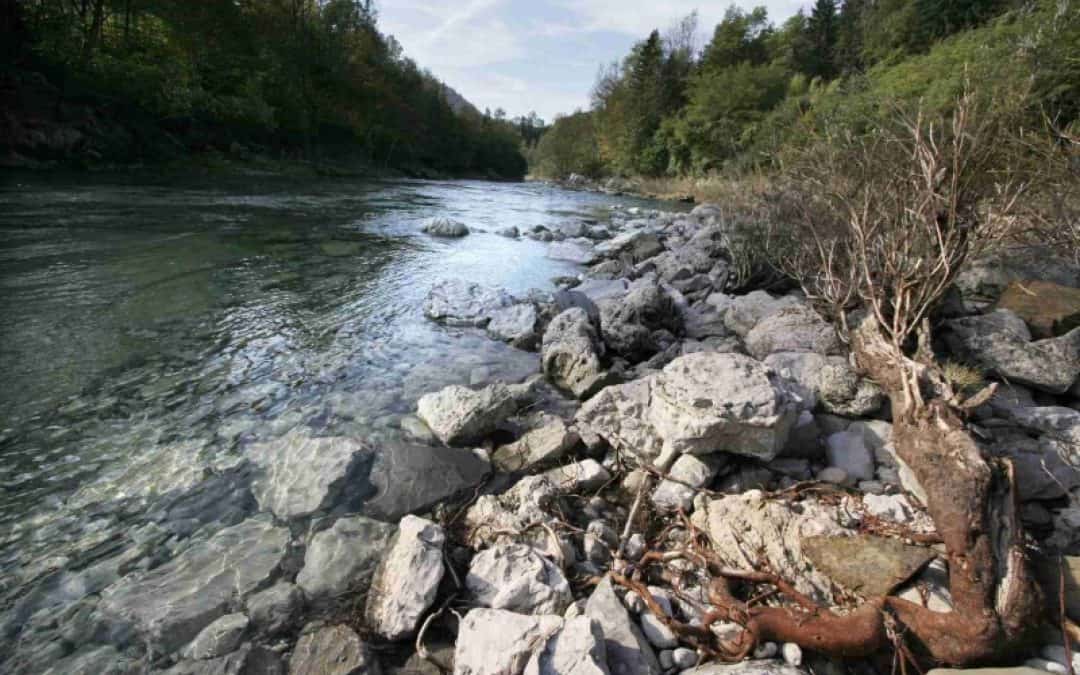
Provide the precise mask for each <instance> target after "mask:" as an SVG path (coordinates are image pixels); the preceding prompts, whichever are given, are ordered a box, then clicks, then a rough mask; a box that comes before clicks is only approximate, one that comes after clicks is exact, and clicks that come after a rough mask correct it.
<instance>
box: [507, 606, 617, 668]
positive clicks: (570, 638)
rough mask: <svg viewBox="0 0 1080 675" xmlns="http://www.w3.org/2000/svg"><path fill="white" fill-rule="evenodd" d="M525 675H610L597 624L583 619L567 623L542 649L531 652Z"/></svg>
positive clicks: (602, 636)
mask: <svg viewBox="0 0 1080 675" xmlns="http://www.w3.org/2000/svg"><path fill="white" fill-rule="evenodd" d="M525 675H610V673H609V671H608V667H607V650H606V649H605V648H604V631H603V630H602V629H601V628H600V624H599V623H597V622H596V621H595V620H593V619H590V618H589V617H587V616H577V617H574V618H572V619H567V621H566V623H565V624H563V627H562V628H560V629H559V630H558V632H556V633H555V634H554V635H552V636H551V637H550V638H548V640H547V644H545V645H544V646H543V648H542V649H538V650H537V651H535V652H533V655H532V657H530V658H529V662H528V663H527V664H526V665H525Z"/></svg>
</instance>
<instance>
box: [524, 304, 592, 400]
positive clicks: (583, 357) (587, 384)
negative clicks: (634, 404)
mask: <svg viewBox="0 0 1080 675" xmlns="http://www.w3.org/2000/svg"><path fill="white" fill-rule="evenodd" d="M601 356H603V346H602V345H601V344H600V340H599V337H598V336H597V334H596V329H595V328H594V327H593V324H592V322H591V321H590V320H589V316H588V314H587V313H586V311H585V310H584V309H581V308H580V307H573V308H570V309H567V310H565V311H564V312H562V313H561V314H559V315H558V316H556V317H555V318H554V319H552V321H551V323H550V324H548V327H547V330H546V331H545V332H544V340H543V346H542V347H541V356H540V359H541V364H542V366H543V369H544V375H546V376H547V378H548V379H549V380H551V382H552V383H553V384H555V386H557V387H559V388H561V389H565V390H566V391H568V392H570V393H571V394H573V395H574V396H577V397H578V398H585V397H587V396H590V395H591V394H592V393H593V392H595V391H596V390H597V389H599V388H600V387H602V386H604V385H605V384H606V382H607V376H606V374H605V373H604V369H603V365H602V363H601V360H600V359H601Z"/></svg>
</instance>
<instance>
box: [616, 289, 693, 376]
mask: <svg viewBox="0 0 1080 675" xmlns="http://www.w3.org/2000/svg"><path fill="white" fill-rule="evenodd" d="M599 306H600V333H601V336H602V337H603V339H604V342H605V343H606V344H607V346H608V347H609V348H610V349H611V350H612V351H613V352H615V353H616V354H620V355H622V356H625V357H627V358H629V359H631V360H633V361H641V360H644V359H647V358H648V357H650V356H652V355H653V354H655V353H656V352H657V351H658V350H659V349H660V345H658V344H657V341H656V339H655V338H654V335H653V333H654V332H655V331H658V330H666V331H670V332H673V333H675V332H680V331H681V330H682V325H681V324H682V317H681V316H680V313H679V310H678V308H677V306H676V304H675V301H674V299H673V298H672V297H671V294H669V293H668V292H667V291H666V290H665V289H664V288H662V287H661V286H660V285H659V284H658V283H656V282H655V281H652V280H650V279H641V280H638V281H636V282H634V283H633V284H631V286H630V289H629V290H628V291H627V293H626V295H624V296H621V297H615V298H609V299H607V300H603V301H601V302H600V303H599Z"/></svg>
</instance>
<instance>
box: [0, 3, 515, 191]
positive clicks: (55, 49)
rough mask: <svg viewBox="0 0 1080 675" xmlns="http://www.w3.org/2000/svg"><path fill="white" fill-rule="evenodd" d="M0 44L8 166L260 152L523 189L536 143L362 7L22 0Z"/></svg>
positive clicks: (3, 25)
mask: <svg viewBox="0 0 1080 675" xmlns="http://www.w3.org/2000/svg"><path fill="white" fill-rule="evenodd" d="M0 38H2V39H0V42H3V43H4V45H5V46H4V49H5V50H6V51H7V52H8V53H7V54H5V56H6V57H9V58H6V59H5V62H6V63H7V64H10V65H7V66H4V67H0V85H2V86H0V90H2V92H3V94H4V97H5V98H7V99H9V100H8V103H9V105H7V106H5V107H7V108H8V110H9V114H8V115H6V116H4V117H5V119H3V120H0V150H6V151H7V152H6V153H5V154H8V155H10V154H12V153H20V154H22V155H28V156H30V157H32V158H33V159H42V160H60V161H68V160H72V159H76V158H78V159H87V158H89V159H102V160H104V161H114V162H129V161H138V160H144V159H171V158H176V157H182V156H186V155H191V154H197V153H210V154H214V153H221V154H228V155H232V156H240V157H243V156H247V155H250V154H257V155H264V156H267V157H270V158H274V159H305V160H346V161H349V162H352V163H354V164H363V165H366V166H368V167H371V168H372V169H376V170H382V169H399V170H405V171H408V172H412V173H419V174H425V173H440V174H451V175H478V176H490V177H501V178H519V177H521V176H522V175H524V173H525V170H526V163H525V159H524V157H523V155H522V151H521V147H522V139H523V136H526V137H527V135H528V134H530V133H534V131H533V130H532V126H531V124H532V122H534V121H535V120H531V121H530V120H529V119H525V120H513V121H511V120H507V119H505V116H504V115H502V114H501V113H499V112H497V113H496V114H494V115H492V114H489V113H481V112H479V111H478V110H476V109H475V108H474V107H473V106H472V105H471V104H469V103H468V102H467V101H465V100H464V99H463V98H461V97H460V96H459V95H458V94H457V93H456V92H454V91H453V90H451V89H449V88H448V87H446V86H445V85H443V84H442V83H441V82H439V81H437V80H436V79H435V78H434V77H432V76H431V75H430V74H428V73H426V72H425V71H423V70H421V68H420V67H419V66H418V65H417V64H416V63H414V62H413V61H412V60H411V59H409V58H408V57H407V56H405V54H403V53H402V50H401V47H400V45H398V43H397V42H396V41H395V40H394V38H393V37H391V36H389V35H386V34H384V33H382V32H380V31H379V28H378V25H377V14H376V10H375V8H374V6H373V4H372V2H371V0H270V1H268V2H250V1H242V2H230V1H226V0H213V1H206V2H189V1H188V0H78V1H76V0H25V1H24V2H18V3H12V4H11V5H9V7H8V8H7V9H5V10H3V12H2V16H0ZM5 145H6V146H7V148H3V147H2V146H5Z"/></svg>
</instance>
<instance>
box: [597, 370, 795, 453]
mask: <svg viewBox="0 0 1080 675" xmlns="http://www.w3.org/2000/svg"><path fill="white" fill-rule="evenodd" d="M796 416H797V410H796V405H795V403H794V402H793V401H792V400H791V398H790V396H789V392H788V391H787V390H785V389H784V388H783V387H782V386H781V383H780V382H779V378H777V377H776V376H775V375H773V374H772V372H771V371H769V369H767V368H766V367H765V366H764V365H763V364H761V363H760V362H758V361H755V360H754V359H752V358H750V357H748V356H744V355H741V354H723V353H710V352H699V353H695V354H687V355H685V356H681V357H679V358H677V359H675V360H674V361H672V362H671V363H669V364H668V365H667V366H666V367H665V368H664V369H663V371H661V372H660V373H657V374H654V375H650V376H648V377H645V378H642V379H640V380H635V381H633V382H630V383H628V384H624V385H619V386H614V387H608V388H606V389H604V390H602V391H601V392H600V393H599V394H597V395H596V396H594V397H593V398H592V399H590V400H588V401H587V402H586V403H585V405H583V406H582V407H581V409H580V410H579V411H578V414H577V417H576V419H577V423H578V427H579V428H587V429H588V430H589V431H590V432H591V433H594V434H596V435H598V436H600V437H602V438H604V439H605V440H606V441H607V442H608V444H610V445H611V446H612V447H613V448H615V449H617V450H620V451H622V452H625V453H628V454H629V455H631V456H637V457H639V458H641V459H644V460H646V461H651V460H653V459H655V458H656V457H658V456H659V455H660V454H661V451H662V450H665V449H666V450H667V451H668V452H669V453H691V454H707V453H710V452H719V451H724V452H731V453H734V454H739V455H745V456H748V457H754V458H758V459H762V460H765V461H768V460H771V459H773V458H774V457H776V455H777V454H778V453H779V452H780V450H781V449H782V448H783V447H784V442H785V441H786V440H787V434H788V431H789V429H790V428H791V426H792V424H793V423H794V421H795V419H796Z"/></svg>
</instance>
